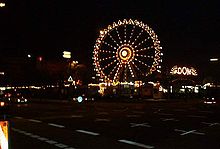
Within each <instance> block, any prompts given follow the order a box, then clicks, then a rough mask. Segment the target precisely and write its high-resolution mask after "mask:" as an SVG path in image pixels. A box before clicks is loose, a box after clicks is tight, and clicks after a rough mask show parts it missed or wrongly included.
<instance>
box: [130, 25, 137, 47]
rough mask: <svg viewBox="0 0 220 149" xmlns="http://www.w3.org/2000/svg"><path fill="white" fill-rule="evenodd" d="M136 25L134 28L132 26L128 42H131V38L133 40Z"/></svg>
mask: <svg viewBox="0 0 220 149" xmlns="http://www.w3.org/2000/svg"><path fill="white" fill-rule="evenodd" d="M135 28H136V27H135V26H133V28H132V30H131V34H130V36H129V40H128V43H131V40H132V37H133V35H134V30H135Z"/></svg>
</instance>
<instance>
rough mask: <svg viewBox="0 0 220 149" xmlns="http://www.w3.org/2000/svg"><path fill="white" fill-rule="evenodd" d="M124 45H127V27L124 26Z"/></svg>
mask: <svg viewBox="0 0 220 149" xmlns="http://www.w3.org/2000/svg"><path fill="white" fill-rule="evenodd" d="M124 43H127V26H126V25H125V26H124Z"/></svg>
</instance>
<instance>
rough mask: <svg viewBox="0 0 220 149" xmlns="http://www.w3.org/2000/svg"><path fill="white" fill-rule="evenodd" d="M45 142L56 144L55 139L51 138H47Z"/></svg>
mask: <svg viewBox="0 0 220 149" xmlns="http://www.w3.org/2000/svg"><path fill="white" fill-rule="evenodd" d="M46 142H47V143H49V144H56V143H57V142H56V141H53V140H47V141H46Z"/></svg>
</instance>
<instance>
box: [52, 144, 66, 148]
mask: <svg viewBox="0 0 220 149" xmlns="http://www.w3.org/2000/svg"><path fill="white" fill-rule="evenodd" d="M55 146H57V147H59V148H67V147H68V146H67V145H65V144H62V143H59V144H55Z"/></svg>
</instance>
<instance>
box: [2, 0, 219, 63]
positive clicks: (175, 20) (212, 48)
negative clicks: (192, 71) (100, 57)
mask: <svg viewBox="0 0 220 149" xmlns="http://www.w3.org/2000/svg"><path fill="white" fill-rule="evenodd" d="M1 1H3V0H1ZM4 1H5V0H4ZM6 5H7V7H5V8H1V9H0V17H1V23H0V27H1V32H0V50H1V57H2V56H3V55H7V54H9V53H10V54H11V53H13V52H14V53H15V55H17V54H23V53H34V54H38V55H44V56H45V57H46V58H48V59H53V58H56V57H62V51H63V50H69V51H71V52H72V57H73V59H76V60H78V61H79V62H80V63H84V64H86V65H89V64H91V62H92V51H93V47H94V44H95V41H96V38H97V37H98V35H99V30H100V29H103V28H106V27H107V26H108V25H110V24H112V23H113V22H116V21H118V20H119V19H124V18H126V19H129V18H132V19H137V20H139V21H143V22H144V23H145V24H148V25H149V26H150V27H151V28H152V29H153V30H154V31H155V32H156V34H157V35H158V37H159V40H160V41H161V46H162V47H163V53H164V58H163V62H164V63H163V65H166V66H169V67H171V66H172V65H175V64H182V65H184V64H186V65H192V66H198V64H200V65H201V64H203V63H204V62H208V59H209V58H211V57H213V56H215V57H220V52H219V50H220V38H219V35H220V29H219V28H220V9H219V8H220V2H219V1H217V0H216V1H214V0H212V1H210V0H199V1H197V0H196V1H165V0H164V1H163V0H161V1H154V0H151V1H150V0H133V1H132V0H89V1H85V0H79V1H75V0H71V1H64V0H59V1H58V0H11V1H9V0H8V1H6Z"/></svg>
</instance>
